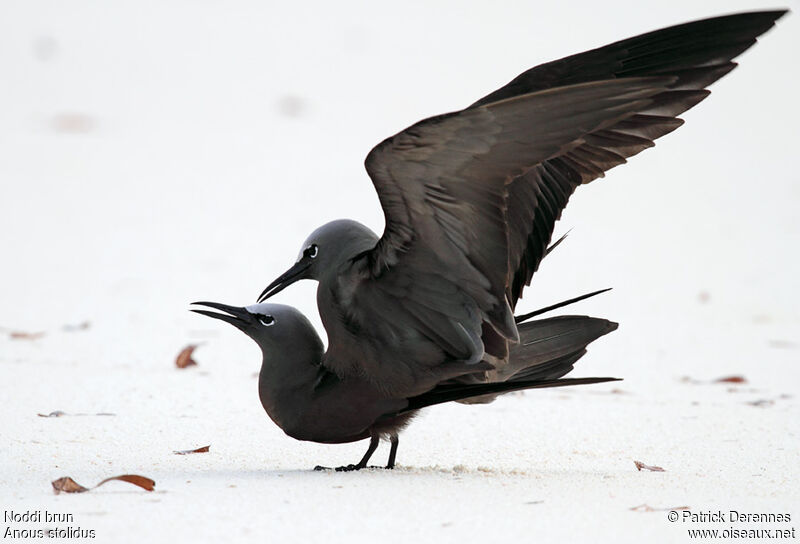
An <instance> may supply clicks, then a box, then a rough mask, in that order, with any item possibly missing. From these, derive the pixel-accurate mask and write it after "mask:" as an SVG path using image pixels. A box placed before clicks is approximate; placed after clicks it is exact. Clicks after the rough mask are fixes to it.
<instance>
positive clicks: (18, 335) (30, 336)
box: [8, 331, 44, 340]
mask: <svg viewBox="0 0 800 544" xmlns="http://www.w3.org/2000/svg"><path fill="white" fill-rule="evenodd" d="M8 335H9V336H10V337H11V339H12V340H38V339H39V338H41V337H42V336H44V332H25V331H11V332H10V333H8Z"/></svg>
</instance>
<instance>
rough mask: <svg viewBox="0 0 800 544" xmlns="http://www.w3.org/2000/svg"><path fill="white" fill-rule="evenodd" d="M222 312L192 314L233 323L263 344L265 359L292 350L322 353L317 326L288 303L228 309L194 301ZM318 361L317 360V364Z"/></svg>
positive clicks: (207, 311)
mask: <svg viewBox="0 0 800 544" xmlns="http://www.w3.org/2000/svg"><path fill="white" fill-rule="evenodd" d="M193 304H195V305H197V306H206V307H208V308H213V309H215V310H219V311H220V312H224V313H220V312H212V311H209V310H200V309H197V308H191V311H192V312H195V313H198V314H201V315H206V316H208V317H213V318H214V319H219V320H221V321H225V322H226V323H230V324H231V325H233V326H234V327H236V328H237V329H239V330H240V331H242V332H243V333H245V334H246V335H247V336H249V337H250V338H252V339H253V340H254V341H255V343H256V344H258V345H259V347H260V348H261V351H262V352H263V353H264V358H265V360H266V359H267V358H268V356H270V355H276V356H283V355H284V354H285V353H286V352H287V351H288V350H293V351H294V352H295V353H296V352H297V351H298V350H302V349H310V350H311V351H312V352H314V353H316V352H319V355H320V356H321V353H322V349H323V348H322V341H321V340H320V339H319V336H318V335H317V333H316V331H315V330H314V326H313V325H311V323H310V322H309V321H308V319H307V318H306V316H304V315H303V314H302V313H301V312H300V311H299V310H298V309H296V308H294V307H292V306H286V305H284V304H267V303H263V304H252V305H250V306H243V307H237V306H228V305H227V304H220V303H218V302H194V303H193ZM315 362H316V361H315Z"/></svg>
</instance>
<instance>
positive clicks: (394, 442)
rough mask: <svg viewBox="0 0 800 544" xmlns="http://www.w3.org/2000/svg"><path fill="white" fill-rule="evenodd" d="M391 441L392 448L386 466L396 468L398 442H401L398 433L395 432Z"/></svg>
mask: <svg viewBox="0 0 800 544" xmlns="http://www.w3.org/2000/svg"><path fill="white" fill-rule="evenodd" d="M389 441H390V442H391V444H392V449H390V450H389V462H388V463H386V468H389V469H392V468H394V459H395V457H397V444H399V443H400V439H399V438H397V435H396V434H393V435H392V437H391V438H390V439H389Z"/></svg>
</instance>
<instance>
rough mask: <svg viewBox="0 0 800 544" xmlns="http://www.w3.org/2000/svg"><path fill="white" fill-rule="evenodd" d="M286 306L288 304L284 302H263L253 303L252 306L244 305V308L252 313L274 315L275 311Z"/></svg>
mask: <svg viewBox="0 0 800 544" xmlns="http://www.w3.org/2000/svg"><path fill="white" fill-rule="evenodd" d="M285 308H286V306H285V305H283V304H274V303H271V302H261V303H259V304H251V305H250V306H245V307H244V309H245V310H247V311H248V312H250V313H251V314H261V315H272V314H274V313H278V312H280V311H281V310H283V309H285Z"/></svg>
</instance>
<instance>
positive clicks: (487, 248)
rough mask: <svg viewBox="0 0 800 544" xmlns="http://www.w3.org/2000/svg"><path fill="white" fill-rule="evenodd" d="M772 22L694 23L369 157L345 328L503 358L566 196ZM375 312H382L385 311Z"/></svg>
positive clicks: (583, 57) (649, 136) (623, 153)
mask: <svg viewBox="0 0 800 544" xmlns="http://www.w3.org/2000/svg"><path fill="white" fill-rule="evenodd" d="M783 13H784V12H783V11H774V12H762V13H747V14H738V15H732V16H727V17H718V18H714V19H707V20H704V21H698V22H694V23H689V24H685V25H679V26H675V27H670V28H667V29H663V30H659V31H655V32H651V33H649V34H644V35H641V36H638V37H635V38H631V39H628V40H624V41H621V42H617V43H615V44H612V45H609V46H606V47H603V48H600V49H596V50H593V51H589V52H586V53H581V54H579V55H575V56H572V57H567V58H565V59H562V60H559V61H555V62H551V63H548V64H544V65H541V66H538V67H536V68H533V69H531V70H528V71H527V72H525V73H523V74H521V75H520V76H519V77H517V78H516V79H514V80H513V81H512V82H510V83H509V84H508V85H506V86H504V87H502V88H500V89H498V90H497V91H495V92H493V93H491V94H490V95H488V96H486V97H485V98H483V99H481V100H479V101H478V102H476V103H475V104H473V105H472V106H470V107H469V108H467V109H465V110H462V111H459V112H454V113H450V114H445V115H441V116H438V117H434V118H430V119H426V120H424V121H421V122H419V123H417V124H415V125H413V126H411V127H409V128H407V129H406V130H404V131H402V132H400V133H399V134H397V135H395V136H393V137H391V138H388V139H387V140H385V141H384V142H382V143H381V144H379V145H378V146H376V147H375V148H374V149H373V150H372V151H371V152H370V153H369V155H368V156H367V159H366V164H365V165H366V168H367V171H368V173H369V175H370V177H371V178H372V181H373V184H374V185H375V188H376V190H377V192H378V196H379V198H380V202H381V206H382V208H383V211H384V214H385V216H386V228H385V231H384V233H383V236H382V237H381V239H380V241H379V242H378V244H377V245H376V247H375V248H374V249H373V250H371V251H368V252H366V253H364V254H363V255H361V256H360V257H359V258H358V259H357V260H356V262H355V264H356V265H357V266H360V267H361V276H362V277H361V281H360V285H359V288H358V289H356V290H355V292H354V293H353V294H352V297H353V298H359V299H360V300H359V301H358V307H359V308H362V309H363V308H386V307H392V308H394V309H395V310H394V311H395V315H393V316H392V317H393V318H396V320H397V324H394V323H389V322H388V321H387V319H386V318H385V317H382V316H381V315H380V313H379V311H377V310H376V311H375V312H372V313H370V315H361V316H350V317H353V318H354V319H359V320H360V321H361V322H359V323H354V324H353V326H354V327H356V326H358V327H368V328H370V329H374V330H376V331H377V330H380V331H381V334H378V335H376V338H378V337H379V338H384V339H387V341H395V339H396V338H398V337H400V336H402V334H404V333H402V332H401V331H402V330H406V329H408V328H412V329H413V330H414V331H416V332H417V333H419V334H421V335H422V336H424V337H425V338H428V339H429V340H431V341H432V342H433V343H435V344H436V345H438V346H439V347H441V349H442V350H444V351H445V352H447V353H448V354H450V355H452V356H454V357H456V358H459V359H462V360H467V361H472V362H475V361H477V360H480V357H483V356H484V354H485V353H491V354H496V355H497V356H498V357H499V358H503V357H504V356H505V355H506V354H507V343H508V341H514V340H515V339H516V329H515V327H514V323H513V315H512V308H513V307H514V305H515V304H516V301H517V299H518V298H519V297H520V295H521V293H522V289H523V288H524V286H525V285H527V284H528V283H529V282H530V279H531V277H532V275H533V273H534V271H535V270H536V268H537V267H538V265H539V262H540V261H541V259H542V257H543V255H544V254H545V251H546V248H547V245H548V243H549V241H550V238H551V235H552V231H553V226H554V223H555V221H556V220H557V219H558V217H559V216H560V214H561V211H562V210H563V208H564V207H565V206H566V204H567V201H568V199H569V197H570V195H571V194H572V192H573V191H574V190H575V188H576V187H577V186H578V185H580V184H582V183H587V182H589V181H591V180H593V179H596V178H597V177H601V176H603V174H604V172H605V171H606V170H608V169H610V168H612V167H614V166H616V165H619V164H622V163H624V162H625V159H626V158H627V157H630V156H632V155H635V154H637V153H639V152H640V151H642V150H644V149H646V148H648V147H651V146H652V145H653V141H654V140H655V139H657V138H659V137H661V136H663V135H664V134H667V133H668V132H670V131H672V130H674V129H675V128H677V127H678V126H680V125H681V124H682V121H681V120H679V119H677V118H676V116H677V115H679V114H680V113H682V112H683V111H685V110H687V109H689V108H691V107H692V106H694V105H695V104H697V103H698V102H700V101H701V100H702V99H703V98H705V96H707V94H708V91H707V90H705V87H706V86H707V85H709V84H710V83H712V82H714V81H716V80H717V79H719V78H720V77H722V76H723V75H725V74H726V73H728V72H729V71H730V70H731V69H733V67H734V66H735V64H734V63H732V62H731V59H733V58H734V57H736V56H737V55H739V54H740V53H741V52H743V51H744V50H746V49H747V48H748V47H750V46H751V45H753V44H754V43H755V38H756V37H757V36H759V35H760V34H762V33H763V32H765V31H766V30H768V29H769V28H770V27H771V26H772V25H773V23H774V21H775V20H776V19H777V18H779V17H780V16H781V15H783ZM387 304H388V305H387Z"/></svg>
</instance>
